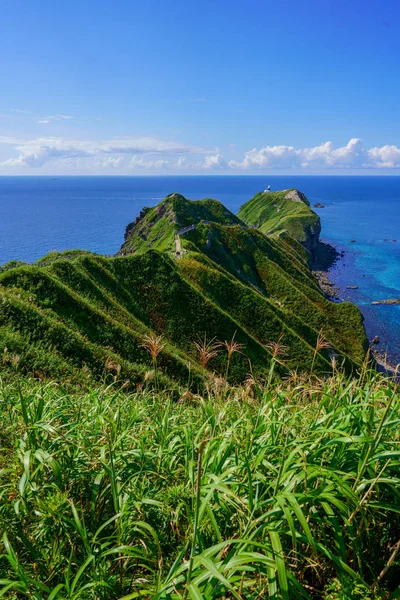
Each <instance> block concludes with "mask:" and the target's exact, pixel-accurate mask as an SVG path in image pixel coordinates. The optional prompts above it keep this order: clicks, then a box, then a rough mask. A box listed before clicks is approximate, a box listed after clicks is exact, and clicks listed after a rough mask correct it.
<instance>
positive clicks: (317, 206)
mask: <svg viewBox="0 0 400 600" xmlns="http://www.w3.org/2000/svg"><path fill="white" fill-rule="evenodd" d="M314 208H325V206H324V205H323V204H321V202H317V203H316V204H314Z"/></svg>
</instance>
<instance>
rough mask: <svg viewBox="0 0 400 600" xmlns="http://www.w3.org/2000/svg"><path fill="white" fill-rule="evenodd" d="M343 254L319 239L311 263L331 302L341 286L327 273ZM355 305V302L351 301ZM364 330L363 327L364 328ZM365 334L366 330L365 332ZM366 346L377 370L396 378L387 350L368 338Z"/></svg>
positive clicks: (336, 296)
mask: <svg viewBox="0 0 400 600" xmlns="http://www.w3.org/2000/svg"><path fill="white" fill-rule="evenodd" d="M344 256H345V251H344V250H342V251H340V252H338V251H337V250H336V248H334V247H333V246H331V244H329V243H328V242H323V241H321V240H319V242H318V246H317V251H316V254H315V256H314V258H313V261H312V263H311V272H312V274H313V275H314V277H315V278H316V280H317V282H318V285H319V287H320V289H321V291H322V292H323V294H324V296H325V298H326V299H327V300H330V301H331V302H339V301H340V300H341V291H342V290H341V288H339V287H338V286H336V285H335V283H334V282H333V281H331V279H330V277H329V275H330V270H331V269H332V267H333V266H335V265H336V264H337V263H339V262H340V261H341V260H343V258H344ZM345 301H346V302H350V301H349V300H345ZM352 304H354V305H355V306H357V305H356V303H355V302H352ZM364 330H365V328H364ZM365 335H366V336H367V332H365ZM367 339H368V336H367ZM368 347H369V350H370V352H371V356H372V357H373V359H374V361H375V363H376V368H377V371H379V372H381V373H385V374H386V375H389V376H390V377H393V378H396V379H398V375H397V373H398V371H399V366H398V365H396V364H393V363H391V362H390V361H389V360H388V358H387V352H383V351H382V350H379V349H378V348H377V347H376V345H375V344H373V343H372V342H371V340H369V339H368Z"/></svg>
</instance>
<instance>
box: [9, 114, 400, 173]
mask: <svg viewBox="0 0 400 600" xmlns="http://www.w3.org/2000/svg"><path fill="white" fill-rule="evenodd" d="M58 118H60V119H69V118H70V117H68V116H65V115H58V116H56V117H48V119H58ZM0 145H3V146H10V147H11V148H12V152H13V153H14V156H10V157H9V158H6V159H5V160H2V161H1V162H0V173H2V174H13V173H28V172H30V173H34V172H35V170H38V169H40V171H41V172H44V171H47V172H48V173H49V174H53V173H55V172H57V171H58V170H64V169H65V170H67V171H69V172H71V174H73V173H74V172H79V173H82V172H84V173H87V174H90V173H96V174H97V173H99V172H100V173H101V172H102V171H104V172H109V171H110V170H111V171H114V172H116V171H120V172H121V173H132V174H134V173H140V172H143V171H146V172H154V173H157V172H167V173H171V174H172V173H182V172H186V173H190V172H193V173H196V172H207V171H208V172H210V171H219V172H227V173H229V172H237V173H240V172H259V171H273V170H277V171H279V170H289V171H290V170H296V171H304V172H305V173H306V172H307V171H309V170H312V171H319V170H321V171H322V172H326V171H334V170H339V169H344V170H352V169H354V170H356V169H357V170H358V169H377V170H378V169H399V168H400V148H399V147H398V146H395V145H385V146H381V147H372V148H365V147H364V144H363V142H362V140H361V139H359V138H352V139H350V140H349V142H348V143H347V144H346V145H344V146H341V147H335V146H334V144H333V143H332V142H330V141H328V142H323V143H321V144H320V145H318V146H313V147H310V148H296V147H295V146H287V145H275V146H268V145H266V146H264V147H262V148H253V149H252V150H249V151H247V152H245V153H244V156H243V158H241V159H239V160H232V159H230V160H229V159H227V158H225V156H224V154H223V153H222V151H221V150H220V149H215V148H214V149H210V148H202V147H199V146H191V145H185V144H180V143H176V142H172V141H166V140H161V139H158V138H154V137H151V136H146V137H136V138H116V139H110V140H102V141H93V140H92V141H91V140H67V139H64V138H61V137H39V138H36V139H25V140H24V139H19V138H15V137H1V136H0Z"/></svg>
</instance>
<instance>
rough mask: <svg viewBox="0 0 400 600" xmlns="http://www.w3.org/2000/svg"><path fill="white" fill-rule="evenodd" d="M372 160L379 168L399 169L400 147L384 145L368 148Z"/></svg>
mask: <svg viewBox="0 0 400 600" xmlns="http://www.w3.org/2000/svg"><path fill="white" fill-rule="evenodd" d="M368 154H369V157H370V160H372V161H373V162H374V163H375V166H376V167H378V168H388V169H399V168H400V148H398V147H397V146H382V148H371V149H370V150H368Z"/></svg>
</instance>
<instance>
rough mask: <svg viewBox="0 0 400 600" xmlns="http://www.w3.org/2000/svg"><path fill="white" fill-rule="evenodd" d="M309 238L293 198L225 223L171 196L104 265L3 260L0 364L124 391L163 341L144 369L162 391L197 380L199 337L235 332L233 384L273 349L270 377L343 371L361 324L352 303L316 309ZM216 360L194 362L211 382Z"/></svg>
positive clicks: (248, 209) (355, 356)
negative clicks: (116, 379) (157, 338)
mask: <svg viewBox="0 0 400 600" xmlns="http://www.w3.org/2000/svg"><path fill="white" fill-rule="evenodd" d="M320 231H321V224H320V220H319V217H318V215H317V214H316V213H315V212H314V211H313V210H312V209H311V208H310V204H309V202H308V200H307V198H306V197H305V196H304V195H303V194H302V193H301V192H299V191H298V190H295V189H291V190H284V191H280V192H261V193H259V194H256V195H255V196H254V197H253V198H252V199H251V200H249V201H248V202H247V203H246V204H244V205H243V206H242V207H241V209H240V211H239V213H238V215H235V214H233V213H232V212H230V211H229V210H228V209H227V208H225V207H224V206H223V204H221V203H220V202H218V201H217V200H214V199H205V200H198V201H191V200H188V199H186V198H185V197H184V196H182V195H180V194H178V193H174V194H170V195H169V196H167V197H166V198H165V199H164V200H162V201H161V202H160V203H159V204H158V205H157V206H155V207H153V208H144V209H143V210H142V211H141V213H140V215H139V217H138V218H137V219H136V220H135V221H134V222H132V223H130V224H129V225H128V226H127V228H126V232H125V241H124V243H123V244H122V246H121V249H120V250H119V252H118V254H117V256H115V257H104V256H100V255H97V254H94V253H91V252H85V251H80V250H71V251H66V252H61V253H58V252H54V253H50V254H49V255H47V256H45V257H43V258H42V259H40V260H38V261H37V262H36V263H34V264H32V265H27V264H22V263H18V262H16V261H14V262H12V263H8V264H7V265H4V266H3V267H2V268H1V271H2V272H1V273H0V302H1V311H0V328H1V333H2V335H1V338H0V351H1V352H2V353H3V355H4V356H5V359H4V360H3V368H9V369H12V368H13V360H14V363H15V362H16V361H17V362H18V368H19V369H22V370H23V371H24V372H26V373H32V374H34V375H37V376H39V377H51V378H53V379H56V380H57V379H58V380H60V381H62V380H69V381H72V382H74V381H82V378H86V380H87V381H91V380H96V379H99V378H101V377H104V374H105V373H106V374H107V373H108V376H109V377H112V376H113V375H115V372H118V375H119V376H120V377H123V378H125V380H126V387H127V388H128V389H130V388H131V387H132V386H135V385H137V384H141V383H143V382H144V381H145V379H146V376H147V373H148V370H149V366H150V365H151V362H150V357H149V355H148V354H147V353H146V352H145V351H144V349H143V347H142V344H143V339H144V338H145V336H146V335H149V334H150V332H155V334H157V335H161V336H163V339H164V340H165V346H164V347H163V349H162V352H161V353H160V355H159V357H158V367H159V369H160V371H161V372H162V378H163V382H164V384H165V385H169V386H179V385H181V384H182V383H185V385H187V384H188V382H189V385H190V386H192V387H193V388H199V387H201V386H203V385H204V383H205V382H206V381H207V378H208V373H209V370H207V369H206V368H204V366H201V364H199V360H198V356H197V355H196V352H195V346H194V342H196V341H197V342H198V341H199V340H202V339H204V336H206V339H209V340H214V339H215V340H218V341H219V342H221V343H223V342H225V341H227V340H231V339H232V338H233V337H235V340H236V341H237V342H238V343H239V344H241V345H242V347H243V348H244V350H243V352H237V353H235V355H234V356H233V358H232V364H231V365H230V370H229V378H230V380H231V381H232V382H233V383H234V382H242V381H244V379H245V378H246V377H247V376H248V374H249V372H250V371H251V372H252V373H254V374H255V375H257V376H263V375H265V374H266V373H267V372H268V368H269V364H270V362H271V357H272V356H273V353H274V344H275V348H276V344H279V345H280V348H281V349H282V354H283V355H282V357H281V359H280V360H279V369H278V370H279V371H280V374H281V375H284V374H285V373H288V372H289V371H293V370H297V371H299V372H304V373H309V372H311V371H316V372H318V373H327V372H330V371H331V370H332V362H333V361H334V362H336V361H340V362H343V364H344V367H345V369H347V370H348V371H351V370H353V369H355V368H357V367H358V366H359V365H360V364H361V363H362V361H363V360H364V358H365V353H366V350H367V348H368V343H367V339H366V336H365V332H364V328H363V319H362V315H361V313H360V311H359V310H358V308H357V307H356V306H354V305H353V304H351V303H349V302H343V303H340V304H335V303H333V302H331V301H329V300H328V299H327V298H326V297H325V295H324V293H323V292H322V290H321V289H320V287H319V285H318V282H317V280H316V278H315V277H314V275H313V274H312V272H311V268H310V267H311V265H312V264H313V262H314V261H315V260H318V255H319V254H320V252H319V247H320V246H321V244H320V240H319V235H320ZM324 246H326V245H324ZM323 254H324V255H325V254H326V247H324V252H323ZM318 339H323V340H324V344H323V347H322V348H321V351H320V352H318V353H316V351H315V348H316V345H318V344H317V341H318ZM7 357H8V358H7ZM13 357H17V358H13ZM225 362H226V358H225V356H224V355H222V354H221V353H219V354H217V355H216V356H214V357H212V359H211V360H210V363H209V365H207V366H208V369H211V370H212V371H213V372H215V373H221V374H223V373H225V368H226V364H225Z"/></svg>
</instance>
